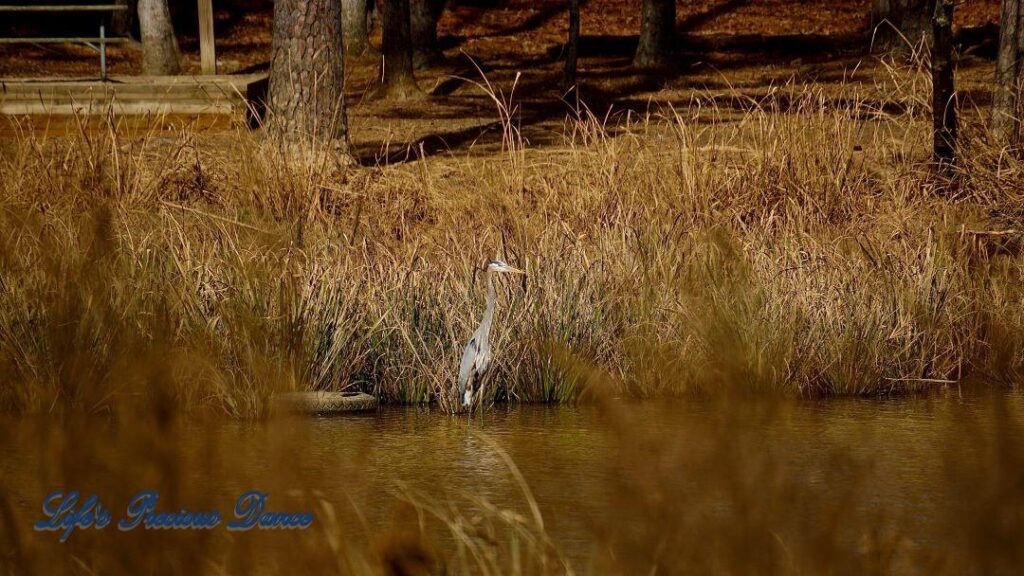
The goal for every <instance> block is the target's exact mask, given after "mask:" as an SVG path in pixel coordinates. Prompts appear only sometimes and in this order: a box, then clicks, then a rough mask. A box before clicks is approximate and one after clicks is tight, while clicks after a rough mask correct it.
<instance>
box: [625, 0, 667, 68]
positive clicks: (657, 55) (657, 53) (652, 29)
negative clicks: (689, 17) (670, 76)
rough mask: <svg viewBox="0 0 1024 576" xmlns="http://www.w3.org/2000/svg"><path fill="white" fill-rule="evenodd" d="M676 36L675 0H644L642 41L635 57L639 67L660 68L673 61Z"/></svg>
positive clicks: (641, 26) (635, 63)
mask: <svg viewBox="0 0 1024 576" xmlns="http://www.w3.org/2000/svg"><path fill="white" fill-rule="evenodd" d="M675 37H676V2H675V0H642V3H641V5H640V43H639V44H638V45H637V48H636V56H634V57H633V65H634V66H636V67H638V68H658V67H661V66H666V65H668V64H669V63H671V61H672V53H673V52H674V50H675Z"/></svg>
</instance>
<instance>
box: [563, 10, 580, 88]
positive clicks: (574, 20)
mask: <svg viewBox="0 0 1024 576" xmlns="http://www.w3.org/2000/svg"><path fill="white" fill-rule="evenodd" d="M579 50H580V0H569V43H568V44H567V45H566V53H565V69H564V70H562V89H563V90H569V89H571V88H574V87H575V86H576V60H577V59H578V56H579Z"/></svg>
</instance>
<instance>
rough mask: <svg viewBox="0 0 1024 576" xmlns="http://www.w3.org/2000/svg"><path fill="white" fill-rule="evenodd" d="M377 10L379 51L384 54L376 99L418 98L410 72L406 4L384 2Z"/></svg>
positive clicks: (403, 1) (393, 0) (396, 0)
mask: <svg viewBox="0 0 1024 576" xmlns="http://www.w3.org/2000/svg"><path fill="white" fill-rule="evenodd" d="M381 8H382V10H381V20H382V21H383V23H382V35H381V51H382V52H384V63H383V65H384V70H382V71H381V75H380V77H381V80H382V83H381V84H380V85H379V86H378V87H377V90H376V94H375V95H376V96H377V97H379V98H386V99H392V100H408V99H411V98H421V97H422V96H423V92H421V91H420V89H419V86H417V85H416V78H415V76H413V71H412V31H411V24H410V21H409V16H410V12H409V0H384V2H383V5H382V7H381Z"/></svg>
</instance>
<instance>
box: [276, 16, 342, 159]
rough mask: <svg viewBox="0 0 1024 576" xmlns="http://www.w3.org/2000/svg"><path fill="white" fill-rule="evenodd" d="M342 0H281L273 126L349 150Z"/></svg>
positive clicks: (287, 134) (296, 136) (277, 34)
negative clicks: (342, 36)
mask: <svg viewBox="0 0 1024 576" xmlns="http://www.w3.org/2000/svg"><path fill="white" fill-rule="evenodd" d="M344 84H345V60H344V55H343V50H342V43H341V2H340V0H275V2H274V38H273V48H272V51H271V58H270V92H269V100H270V101H269V113H270V126H271V128H272V129H273V130H274V131H275V132H277V133H279V134H282V135H284V136H287V137H290V138H293V139H295V138H299V139H309V140H310V141H311V142H331V144H332V145H333V146H334V147H335V148H336V149H339V148H340V150H341V151H344V152H347V150H348V139H347V136H348V129H347V128H348V124H347V120H346V117H345V92H344V90H343V88H344Z"/></svg>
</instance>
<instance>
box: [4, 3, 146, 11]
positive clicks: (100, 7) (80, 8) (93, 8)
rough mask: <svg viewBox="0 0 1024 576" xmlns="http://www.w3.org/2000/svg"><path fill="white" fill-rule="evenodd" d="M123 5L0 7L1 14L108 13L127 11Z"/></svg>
mask: <svg viewBox="0 0 1024 576" xmlns="http://www.w3.org/2000/svg"><path fill="white" fill-rule="evenodd" d="M127 9H128V7H127V6H124V5H122V4H83V5H75V4H72V5H50V6H0V12H107V11H110V10H127Z"/></svg>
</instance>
